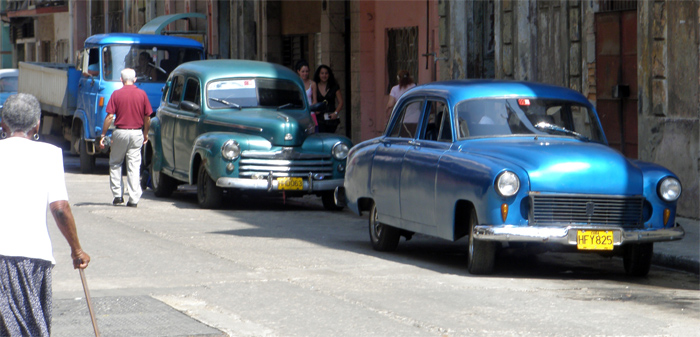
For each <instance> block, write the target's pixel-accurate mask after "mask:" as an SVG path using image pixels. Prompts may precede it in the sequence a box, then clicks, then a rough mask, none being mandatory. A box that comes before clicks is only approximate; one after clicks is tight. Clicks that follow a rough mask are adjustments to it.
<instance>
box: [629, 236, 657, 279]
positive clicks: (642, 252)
mask: <svg viewBox="0 0 700 337" xmlns="http://www.w3.org/2000/svg"><path fill="white" fill-rule="evenodd" d="M653 255H654V244H653V243H640V244H630V245H627V247H625V255H624V256H623V257H622V263H623V264H624V265H625V272H627V275H630V276H636V277H642V276H646V275H647V274H649V269H650V268H651V257H652V256H653Z"/></svg>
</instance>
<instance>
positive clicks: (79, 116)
mask: <svg viewBox="0 0 700 337" xmlns="http://www.w3.org/2000/svg"><path fill="white" fill-rule="evenodd" d="M77 121H79V122H80V123H81V127H82V129H81V131H82V132H83V133H82V134H84V135H85V137H86V139H94V138H95V135H94V132H91V130H90V125H89V120H88V115H87V113H85V110H82V109H78V110H75V112H74V113H73V121H72V126H73V127H75V125H76V124H75V123H76V122H77ZM78 137H80V134H79V135H78Z"/></svg>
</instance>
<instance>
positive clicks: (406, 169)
mask: <svg viewBox="0 0 700 337" xmlns="http://www.w3.org/2000/svg"><path fill="white" fill-rule="evenodd" d="M425 107H426V108H425V112H424V114H423V118H422V120H421V127H420V130H419V131H418V132H419V133H418V137H417V138H416V139H415V140H412V141H410V142H409V146H408V149H407V151H406V154H405V155H404V158H403V163H402V165H401V181H400V200H401V219H402V221H403V223H404V226H403V227H405V228H409V229H410V228H415V229H416V230H418V228H420V227H423V228H421V229H420V231H421V232H423V233H426V234H432V232H433V231H434V228H435V200H436V194H437V193H440V191H438V190H437V189H436V176H437V170H438V166H439V163H440V157H441V156H442V154H443V153H445V151H447V150H448V149H449V148H450V146H451V145H452V128H451V125H450V118H449V116H450V112H449V109H448V105H447V104H446V102H445V101H444V100H441V99H437V98H429V99H427V100H426V104H425Z"/></svg>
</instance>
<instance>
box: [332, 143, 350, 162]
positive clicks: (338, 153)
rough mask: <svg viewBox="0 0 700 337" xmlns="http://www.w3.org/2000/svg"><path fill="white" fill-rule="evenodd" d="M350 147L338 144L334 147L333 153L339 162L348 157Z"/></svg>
mask: <svg viewBox="0 0 700 337" xmlns="http://www.w3.org/2000/svg"><path fill="white" fill-rule="evenodd" d="M348 150H349V149H348V146H347V145H345V144H343V143H341V142H338V143H336V144H335V145H333V150H331V153H332V154H333V157H335V159H338V160H344V159H345V158H347V157H348Z"/></svg>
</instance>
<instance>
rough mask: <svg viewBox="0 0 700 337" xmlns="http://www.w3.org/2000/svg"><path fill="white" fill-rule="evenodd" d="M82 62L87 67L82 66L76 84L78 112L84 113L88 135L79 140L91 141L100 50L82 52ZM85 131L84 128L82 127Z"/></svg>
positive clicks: (98, 88) (98, 89) (93, 49)
mask: <svg viewBox="0 0 700 337" xmlns="http://www.w3.org/2000/svg"><path fill="white" fill-rule="evenodd" d="M83 60H85V62H86V63H87V65H85V66H83V76H81V77H80V81H79V83H78V104H77V105H78V107H77V109H78V111H82V112H83V113H85V116H86V117H87V119H86V120H85V122H86V123H88V127H87V129H88V130H89V131H88V132H89V133H88V134H86V135H84V136H83V137H81V138H84V139H92V138H95V134H94V132H95V129H94V127H90V122H92V124H94V121H91V117H90V116H92V112H93V111H95V105H96V104H97V93H98V92H99V91H100V75H99V74H100V49H99V48H88V49H85V50H84V51H83ZM83 129H85V127H83Z"/></svg>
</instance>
